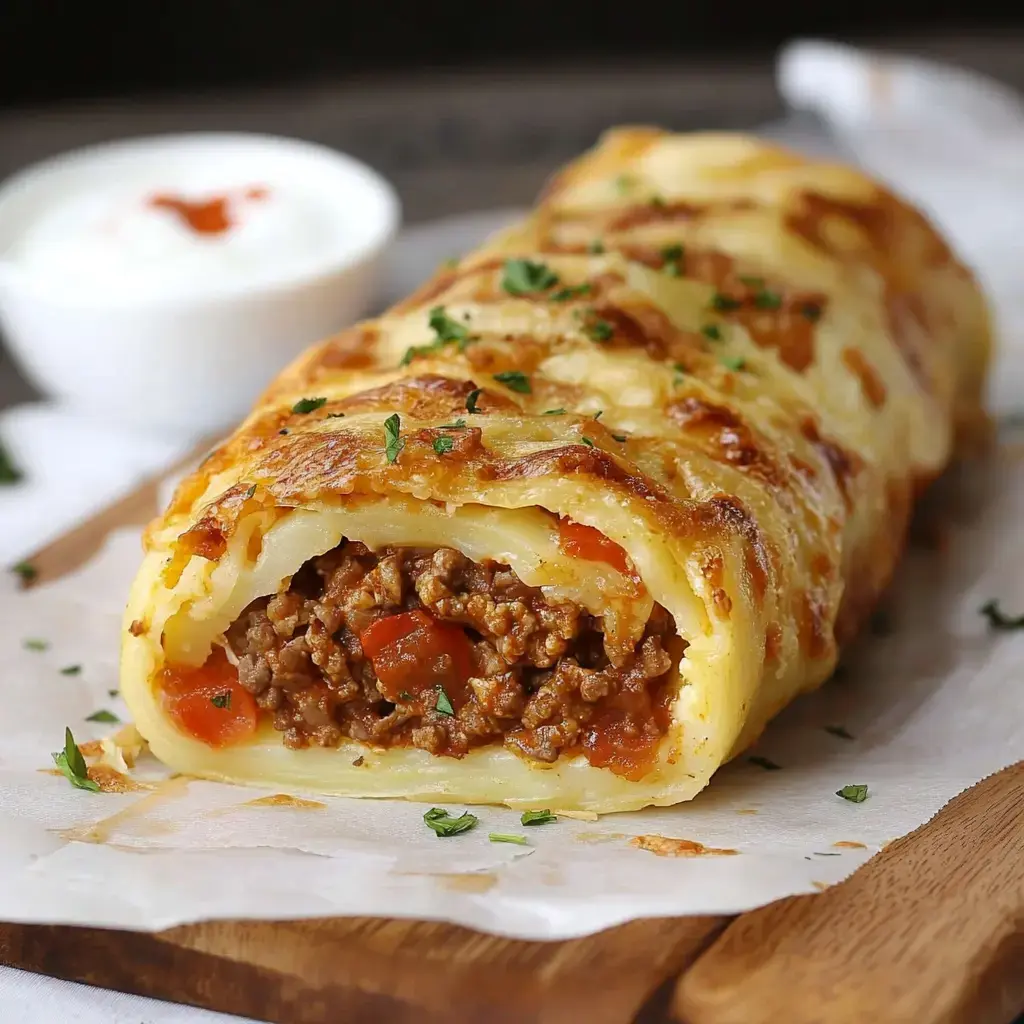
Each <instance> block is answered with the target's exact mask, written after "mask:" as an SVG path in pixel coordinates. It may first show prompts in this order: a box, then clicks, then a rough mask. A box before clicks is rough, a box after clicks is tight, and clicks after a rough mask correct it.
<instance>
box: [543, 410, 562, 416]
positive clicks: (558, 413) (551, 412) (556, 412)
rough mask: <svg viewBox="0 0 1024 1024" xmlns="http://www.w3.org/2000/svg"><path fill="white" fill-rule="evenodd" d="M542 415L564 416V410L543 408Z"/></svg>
mask: <svg viewBox="0 0 1024 1024" xmlns="http://www.w3.org/2000/svg"><path fill="white" fill-rule="evenodd" d="M544 415H545V416H564V415H565V410H564V409H545V410H544Z"/></svg>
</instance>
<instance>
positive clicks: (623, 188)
mask: <svg viewBox="0 0 1024 1024" xmlns="http://www.w3.org/2000/svg"><path fill="white" fill-rule="evenodd" d="M614 184H615V191H616V192H618V193H619V195H620V196H623V195H625V194H626V193H627V192H629V191H631V190H632V189H633V188H635V187H636V178H634V177H633V175H632V174H620V175H619V176H618V177H617V178H616V179H615V182H614Z"/></svg>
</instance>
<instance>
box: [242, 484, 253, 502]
mask: <svg viewBox="0 0 1024 1024" xmlns="http://www.w3.org/2000/svg"><path fill="white" fill-rule="evenodd" d="M255 493H256V485H255V484H253V485H252V486H251V487H250V488H249V490H247V491H246V492H245V494H244V495H243V498H244V499H245V500H246V501H248V500H249V499H250V498H251V497H252V496H253V495H254V494H255Z"/></svg>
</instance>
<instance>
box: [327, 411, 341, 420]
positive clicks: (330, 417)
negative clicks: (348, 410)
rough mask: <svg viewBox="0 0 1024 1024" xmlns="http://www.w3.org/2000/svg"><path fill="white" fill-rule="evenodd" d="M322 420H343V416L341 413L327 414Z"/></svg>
mask: <svg viewBox="0 0 1024 1024" xmlns="http://www.w3.org/2000/svg"><path fill="white" fill-rule="evenodd" d="M324 418H325V419H328V420H343V419H344V418H345V414H344V413H343V412H329V413H328V414H327V415H326V417H324Z"/></svg>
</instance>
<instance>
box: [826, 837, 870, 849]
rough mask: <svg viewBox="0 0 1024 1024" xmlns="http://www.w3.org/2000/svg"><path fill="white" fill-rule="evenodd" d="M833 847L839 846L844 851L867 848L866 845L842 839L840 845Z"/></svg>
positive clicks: (836, 844) (834, 844)
mask: <svg viewBox="0 0 1024 1024" xmlns="http://www.w3.org/2000/svg"><path fill="white" fill-rule="evenodd" d="M832 845H833V846H839V847H841V848H842V849H844V850H866V849H867V846H866V845H865V844H864V843H858V842H855V841H854V840H852V839H840V840H839V842H838V843H833V844H832Z"/></svg>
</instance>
